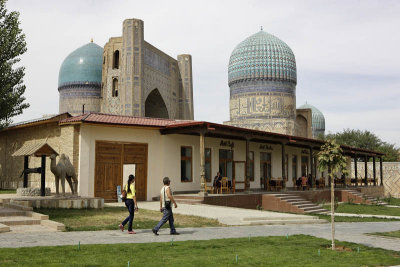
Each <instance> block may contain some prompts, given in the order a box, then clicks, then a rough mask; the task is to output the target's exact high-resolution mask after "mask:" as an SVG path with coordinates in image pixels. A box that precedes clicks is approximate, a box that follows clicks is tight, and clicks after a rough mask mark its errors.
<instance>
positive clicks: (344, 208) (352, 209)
mask: <svg viewBox="0 0 400 267" xmlns="http://www.w3.org/2000/svg"><path fill="white" fill-rule="evenodd" d="M324 208H325V209H328V210H330V209H331V206H330V205H324ZM335 212H339V213H355V214H373V215H389V216H400V208H389V207H385V206H378V205H364V204H349V203H341V204H339V206H338V207H337V209H336V210H335Z"/></svg>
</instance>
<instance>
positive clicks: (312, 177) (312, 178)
mask: <svg viewBox="0 0 400 267" xmlns="http://www.w3.org/2000/svg"><path fill="white" fill-rule="evenodd" d="M313 169H314V166H313V156H312V147H311V146H310V174H311V180H310V183H311V184H310V187H311V188H313V184H314V181H313V180H314V175H313Z"/></svg>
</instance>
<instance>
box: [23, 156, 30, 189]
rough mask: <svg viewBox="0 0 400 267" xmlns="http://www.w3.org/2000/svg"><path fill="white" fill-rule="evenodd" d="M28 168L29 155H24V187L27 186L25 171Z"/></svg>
mask: <svg viewBox="0 0 400 267" xmlns="http://www.w3.org/2000/svg"><path fill="white" fill-rule="evenodd" d="M28 168H29V156H24V188H27V187H28V173H27V172H25V170H27V169H28Z"/></svg>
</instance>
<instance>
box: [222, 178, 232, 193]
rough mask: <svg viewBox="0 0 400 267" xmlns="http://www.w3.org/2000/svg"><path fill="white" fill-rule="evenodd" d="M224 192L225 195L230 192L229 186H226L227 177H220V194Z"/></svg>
mask: <svg viewBox="0 0 400 267" xmlns="http://www.w3.org/2000/svg"><path fill="white" fill-rule="evenodd" d="M224 190H225V192H227V193H229V192H230V189H229V185H228V177H222V179H221V188H220V192H221V194H223V192H224Z"/></svg>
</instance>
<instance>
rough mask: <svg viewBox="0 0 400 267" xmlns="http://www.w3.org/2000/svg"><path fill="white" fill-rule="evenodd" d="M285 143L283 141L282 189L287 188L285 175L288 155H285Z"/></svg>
mask: <svg viewBox="0 0 400 267" xmlns="http://www.w3.org/2000/svg"><path fill="white" fill-rule="evenodd" d="M285 154H286V153H285V144H284V143H282V189H284V188H286V175H285V165H286V164H285V161H286V155H285Z"/></svg>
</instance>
